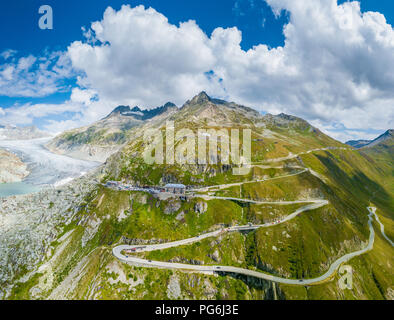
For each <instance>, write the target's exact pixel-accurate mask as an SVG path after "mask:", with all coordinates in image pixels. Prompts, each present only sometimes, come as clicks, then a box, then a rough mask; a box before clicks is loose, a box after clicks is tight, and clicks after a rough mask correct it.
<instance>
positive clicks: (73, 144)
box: [46, 102, 178, 162]
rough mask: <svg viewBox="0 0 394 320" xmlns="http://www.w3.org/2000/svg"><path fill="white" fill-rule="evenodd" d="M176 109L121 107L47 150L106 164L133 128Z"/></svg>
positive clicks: (63, 136) (67, 134) (171, 106)
mask: <svg viewBox="0 0 394 320" xmlns="http://www.w3.org/2000/svg"><path fill="white" fill-rule="evenodd" d="M177 109H178V108H177V107H176V106H175V105H174V104H173V103H170V102H168V103H166V104H165V105H163V106H161V107H158V108H154V109H151V110H141V109H140V108H139V107H137V106H136V107H134V108H130V107H129V106H119V107H117V108H115V109H114V110H113V111H112V112H111V113H110V114H109V115H108V116H107V117H105V118H104V119H101V120H99V121H97V122H95V123H94V124H92V125H89V126H86V127H83V128H78V129H74V130H70V131H67V132H64V133H62V134H60V135H58V136H57V137H55V138H54V139H53V140H52V141H51V142H50V143H48V145H47V146H46V147H47V148H48V149H49V150H50V151H52V152H54V153H58V154H64V155H68V156H71V157H74V158H77V159H82V160H90V161H98V162H105V160H106V159H107V158H108V157H109V156H110V155H112V154H114V153H116V152H117V151H119V150H120V149H121V148H122V146H123V145H124V144H125V143H126V142H127V141H128V139H129V138H130V137H129V132H130V130H131V129H132V128H135V127H138V126H140V125H141V124H142V123H144V122H147V121H155V120H157V119H158V118H160V117H163V116H166V115H168V114H170V113H172V112H174V111H176V110H177Z"/></svg>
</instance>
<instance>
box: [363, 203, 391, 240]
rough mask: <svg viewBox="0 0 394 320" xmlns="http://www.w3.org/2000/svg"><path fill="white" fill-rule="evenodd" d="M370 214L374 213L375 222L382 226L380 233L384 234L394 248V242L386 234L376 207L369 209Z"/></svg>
mask: <svg viewBox="0 0 394 320" xmlns="http://www.w3.org/2000/svg"><path fill="white" fill-rule="evenodd" d="M368 210H369V212H371V213H373V215H374V216H375V220H376V221H377V223H379V225H380V232H381V233H382V236H383V237H384V238H385V239H386V240H387V241H388V242H389V243H390V244H391V246H392V247H394V242H393V241H391V239H390V238H389V237H388V236H387V235H386V234H385V233H384V225H383V223H381V222H380V220H379V217H378V215H377V214H376V208H374V207H369V208H368Z"/></svg>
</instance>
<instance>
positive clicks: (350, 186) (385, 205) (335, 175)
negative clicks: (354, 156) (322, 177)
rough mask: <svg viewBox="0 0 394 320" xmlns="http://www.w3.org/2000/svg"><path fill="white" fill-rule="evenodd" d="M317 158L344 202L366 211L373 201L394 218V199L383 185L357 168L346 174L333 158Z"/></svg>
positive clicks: (320, 156)
mask: <svg viewBox="0 0 394 320" xmlns="http://www.w3.org/2000/svg"><path fill="white" fill-rule="evenodd" d="M316 157H317V158H318V159H319V160H320V162H321V163H322V164H323V165H324V166H325V167H326V168H327V169H328V171H329V172H330V175H329V178H330V180H331V181H332V182H333V183H334V185H335V187H336V189H337V190H335V191H338V194H337V195H342V196H340V198H341V200H342V201H344V202H347V203H353V204H354V205H355V206H356V207H358V208H359V209H361V210H365V208H366V207H367V206H368V205H369V204H370V201H372V200H373V203H374V204H375V205H377V206H378V207H379V209H380V210H381V211H382V212H384V213H385V215H386V216H388V217H390V218H394V216H393V212H394V198H393V196H392V195H390V194H389V193H388V192H387V191H386V190H385V188H383V187H382V185H380V184H379V183H377V182H376V181H374V180H372V179H370V178H369V177H368V176H367V175H366V174H365V173H364V172H362V171H361V170H359V169H357V168H352V169H353V170H352V172H351V174H349V173H347V172H345V171H344V170H343V169H342V168H340V167H339V165H338V164H337V160H336V159H335V158H334V157H332V156H322V155H316ZM336 193H337V192H336ZM365 216H366V215H365Z"/></svg>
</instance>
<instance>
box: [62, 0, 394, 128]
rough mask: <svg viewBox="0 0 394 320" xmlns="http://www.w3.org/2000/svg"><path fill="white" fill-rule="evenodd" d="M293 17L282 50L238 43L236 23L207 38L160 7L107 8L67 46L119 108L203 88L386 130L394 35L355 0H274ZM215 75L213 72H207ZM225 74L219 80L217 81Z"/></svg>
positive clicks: (392, 94) (181, 97) (89, 82)
mask: <svg viewBox="0 0 394 320" xmlns="http://www.w3.org/2000/svg"><path fill="white" fill-rule="evenodd" d="M267 3H268V4H269V5H271V7H272V8H273V10H274V11H275V12H276V14H277V15H279V14H280V12H281V11H282V10H287V11H288V12H289V13H290V21H289V24H288V25H286V26H285V28H284V34H285V37H286V41H285V46H284V47H278V48H273V49H270V48H269V47H268V46H266V45H264V44H261V45H259V46H256V47H254V48H252V49H250V50H248V51H244V50H242V49H241V47H240V43H241V40H242V34H241V32H240V31H239V30H238V29H237V28H229V29H223V28H217V29H216V30H214V32H213V33H212V35H211V36H210V37H208V36H206V35H205V34H204V33H203V32H202V30H201V29H200V28H199V27H198V26H197V25H196V23H195V22H194V21H188V22H185V23H182V24H180V25H179V26H175V25H171V24H170V23H169V22H168V20H167V18H166V17H164V16H163V15H162V14H160V13H158V12H156V11H155V10H154V9H151V8H149V9H145V8H144V7H142V6H139V7H136V8H130V7H129V6H123V7H122V9H121V10H120V11H114V10H113V9H111V8H108V9H107V10H106V11H105V14H104V18H103V20H102V21H99V22H95V23H93V24H92V27H91V29H90V30H89V31H90V32H86V34H89V39H88V40H87V42H86V43H83V42H74V43H73V44H72V45H71V46H70V47H69V50H68V52H69V55H70V57H71V60H72V62H73V65H74V66H75V67H76V68H78V69H80V70H82V71H83V72H84V73H85V76H84V77H83V78H81V80H80V84H81V85H85V86H87V87H88V88H92V89H94V90H96V91H97V93H98V95H99V96H100V98H101V99H104V100H106V101H113V102H114V104H121V103H122V104H130V105H133V104H140V105H142V106H153V105H159V104H161V103H163V102H165V101H167V100H173V101H174V102H176V103H178V104H181V103H183V102H184V101H185V100H186V99H188V98H190V97H191V96H192V95H193V94H195V93H197V92H198V91H200V90H206V91H208V93H211V94H213V95H215V96H219V97H223V98H228V99H231V100H234V101H237V102H241V103H245V104H248V105H252V106H255V107H256V108H258V109H260V110H266V111H269V112H273V113H278V112H287V113H290V114H295V115H298V116H301V117H304V118H306V119H308V120H320V121H321V122H322V123H325V124H328V123H332V122H339V123H342V124H344V125H345V127H347V128H358V129H362V128H366V127H370V128H371V127H372V128H375V129H381V128H388V127H389V126H390V125H392V121H393V114H394V111H393V107H392V105H393V102H394V91H393V90H392V88H393V87H394V55H393V50H394V31H393V29H392V27H391V26H390V25H389V24H387V23H386V21H385V18H384V16H383V15H381V14H379V13H375V12H367V13H364V14H362V13H361V12H360V6H359V3H358V2H346V3H344V4H342V5H337V2H336V1H335V0H315V1H310V0H299V1H292V0H267ZM211 70H212V71H213V72H214V74H213V76H212V74H211V77H207V75H206V73H207V72H210V71H211ZM219 79H221V81H219Z"/></svg>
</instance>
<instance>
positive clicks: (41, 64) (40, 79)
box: [0, 50, 74, 97]
mask: <svg viewBox="0 0 394 320" xmlns="http://www.w3.org/2000/svg"><path fill="white" fill-rule="evenodd" d="M8 51H10V50H8ZM8 51H5V52H3V53H2V54H1V55H2V56H3V57H4V58H5V59H8V58H9V57H11V56H13V55H14V54H15V52H14V51H12V52H11V53H10V52H8ZM72 76H74V74H73V72H72V67H71V62H70V60H69V58H68V56H67V55H66V54H64V53H63V52H52V53H50V54H46V55H44V56H42V57H35V56H33V55H28V56H26V57H21V58H19V59H17V58H15V57H13V58H12V59H11V61H7V62H6V63H4V64H2V65H0V95H4V96H8V97H44V96H47V95H50V94H53V93H56V92H58V91H60V90H64V88H65V85H64V80H65V79H66V78H70V77H72Z"/></svg>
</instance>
